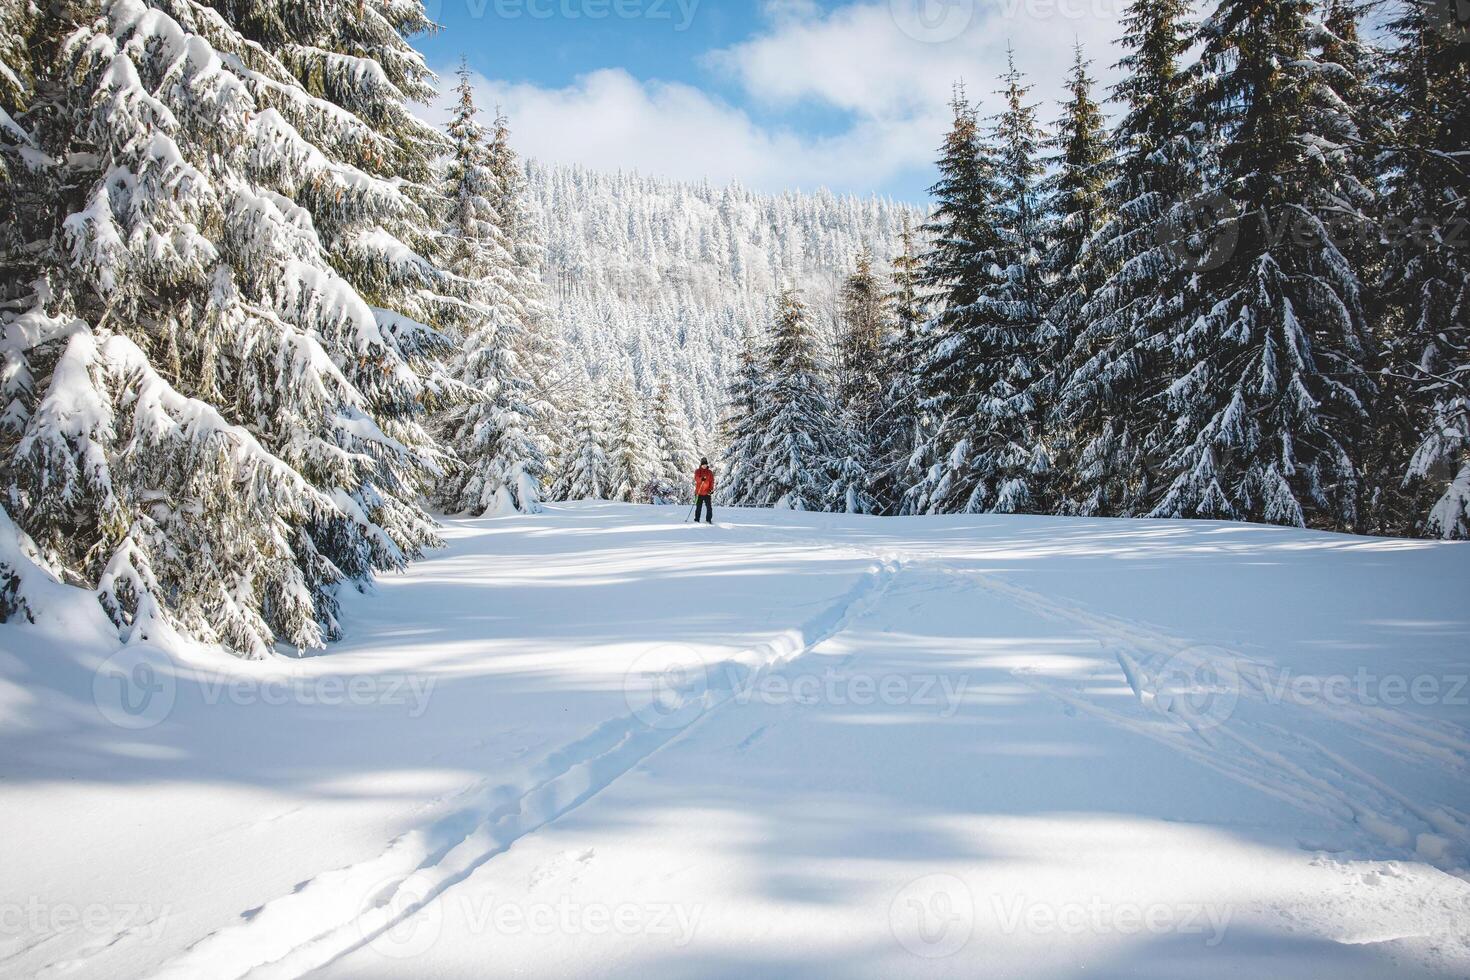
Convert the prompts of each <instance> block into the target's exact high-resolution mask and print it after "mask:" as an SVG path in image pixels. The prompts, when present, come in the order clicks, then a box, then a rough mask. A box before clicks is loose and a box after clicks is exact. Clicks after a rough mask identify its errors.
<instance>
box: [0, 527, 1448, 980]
mask: <svg viewBox="0 0 1470 980" xmlns="http://www.w3.org/2000/svg"><path fill="white" fill-rule="evenodd" d="M684 513H685V511H684V510H682V509H674V508H654V507H636V506H631V505H621V504H582V505H567V506H561V507H556V508H554V509H553V510H552V511H551V512H550V513H548V514H547V515H543V516H540V517H534V518H505V519H496V520H483V521H451V522H448V523H447V526H446V536H447V538H448V540H449V547H448V548H447V549H445V550H444V551H442V552H439V553H436V554H435V555H434V556H433V557H431V558H430V559H429V560H427V561H424V562H422V563H420V564H418V565H416V566H415V567H413V568H412V569H411V570H410V571H409V572H408V573H407V574H404V575H401V576H396V577H391V578H386V579H384V580H383V581H382V582H381V583H380V585H379V587H378V589H377V591H376V593H375V594H373V595H369V596H361V597H359V596H354V597H352V598H351V599H349V600H348V601H347V602H346V603H345V608H344V621H345V623H346V626H347V630H348V636H347V638H346V639H345V640H343V641H342V642H341V643H338V644H335V645H333V646H332V647H331V649H330V650H328V651H327V652H326V654H325V655H323V656H319V657H315V658H310V659H306V660H293V659H281V660H277V661H273V662H269V663H247V662H240V661H235V660H232V659H229V658H225V657H222V656H219V655H213V654H210V653H208V652H206V651H195V652H192V653H180V652H174V653H172V654H165V653H163V652H162V651H160V650H157V649H153V648H148V647H141V648H131V649H129V650H126V651H123V652H122V653H121V654H117V655H116V656H112V655H113V654H114V650H113V649H111V648H110V647H108V646H107V645H106V643H105V640H104V639H103V637H104V635H105V629H104V626H103V624H102V623H101V618H100V613H97V612H94V610H95V604H94V603H92V601H91V599H90V597H87V596H81V595H80V594H78V593H72V592H71V591H70V590H64V589H59V588H58V590H56V591H55V593H54V594H53V595H51V596H50V597H48V599H47V601H46V602H45V603H43V604H42V608H41V610H40V616H39V619H40V621H39V622H38V624H37V625H35V626H33V627H14V626H7V627H0V725H3V727H0V739H3V742H0V867H3V894H0V916H3V921H0V926H3V941H0V974H3V975H5V976H14V977H22V976H39V977H52V976H56V977H60V976H67V977H98V978H122V977H139V976H168V977H240V976H250V977H294V976H300V975H304V974H308V973H312V972H313V971H316V973H317V975H320V976H329V977H342V978H362V977H402V976H436V977H497V976H524V977H561V976H578V975H587V976H613V977H639V978H648V977H660V978H663V977H689V978H696V977H710V976H729V977H749V976H769V977H778V976H779V977H784V976H823V977H834V976H851V977H905V976H920V977H927V976H949V977H966V978H973V977H977V976H1007V977H1057V976H1080V975H1084V974H1085V975H1087V976H1094V977H1096V976H1103V977H1107V976H1153V977H1179V976H1189V977H1209V976H1250V975H1274V976H1287V977H1306V976H1314V977H1321V976H1331V977H1333V978H1334V980H1339V978H1348V977H1387V976H1443V977H1464V976H1467V975H1470V884H1467V883H1466V880H1465V877H1466V866H1467V863H1470V850H1467V848H1470V707H1467V704H1470V688H1467V685H1466V678H1467V675H1470V599H1467V597H1470V546H1467V545H1462V544H1442V543H1433V542H1428V541H1407V540H1382V539H1371V538H1354V537H1346V536H1341V535H1332V534H1320V533H1312V532H1301V531H1291V530H1283V529H1279V528H1267V527H1260V526H1253V525H1241V524H1217V523H1205V522H1200V523H1182V522H1164V521H1132V522H1127V521H1103V520H1092V521H1088V520H1064V519H1057V518H1039V517H1038V518H1028V517H951V518H923V519H886V518H885V519H864V518H849V517H838V516H833V515H812V514H773V513H771V512H764V511H730V510H727V511H724V512H722V513H721V514H719V515H718V516H719V517H721V518H722V519H723V521H724V522H725V523H724V524H722V525H721V526H717V527H713V528H705V527H695V526H687V525H681V524H680V520H681V518H682V517H683V516H684Z"/></svg>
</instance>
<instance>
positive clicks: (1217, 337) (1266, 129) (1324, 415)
mask: <svg viewBox="0 0 1470 980" xmlns="http://www.w3.org/2000/svg"><path fill="white" fill-rule="evenodd" d="M1308 9H1309V8H1308V6H1307V4H1306V3H1304V2H1302V0H1271V2H1270V3H1268V4H1266V5H1265V6H1264V7H1262V6H1261V5H1259V4H1256V3H1254V2H1249V0H1223V2H1222V3H1221V4H1220V5H1219V7H1218V8H1217V9H1216V11H1215V13H1214V15H1213V16H1212V17H1210V18H1209V19H1208V20H1207V21H1206V24H1205V27H1204V28H1203V32H1202V37H1203V42H1204V49H1203V53H1202V55H1201V61H1200V64H1199V76H1200V78H1201V82H1202V85H1201V90H1200V92H1199V97H1198V100H1197V103H1196V108H1195V111H1196V113H1197V114H1198V115H1199V117H1200V118H1202V119H1208V120H1210V121H1211V123H1212V125H1213V126H1214V127H1216V128H1217V131H1218V133H1219V136H1220V146H1219V149H1218V173H1217V183H1216V184H1215V186H1214V188H1212V193H1213V194H1214V195H1215V196H1216V198H1217V199H1219V198H1223V199H1226V200H1228V201H1229V202H1230V207H1229V210H1228V212H1227V213H1226V214H1224V215H1223V216H1221V218H1220V221H1221V224H1220V227H1217V228H1215V229H1211V230H1210V234H1211V235H1214V236H1224V238H1225V240H1226V241H1228V243H1229V244H1228V246H1226V247H1225V248H1224V254H1222V255H1221V256H1220V257H1219V258H1218V259H1217V260H1213V261H1211V262H1209V263H1207V264H1206V265H1205V266H1204V267H1203V268H1201V269H1200V270H1199V271H1198V273H1197V274H1196V277H1195V278H1196V281H1197V282H1198V290H1197V297H1195V299H1194V302H1193V303H1191V304H1188V305H1187V306H1186V308H1185V310H1184V311H1183V312H1184V315H1183V316H1180V317H1178V318H1176V320H1175V323H1174V326H1173V329H1172V330H1171V335H1170V340H1171V343H1172V353H1173V357H1174V360H1175V362H1176V366H1175V372H1176V380H1175V381H1174V382H1173V384H1172V385H1171V386H1170V388H1169V389H1168V395H1167V405H1168V407H1169V410H1170V413H1171V415H1172V416H1173V420H1174V421H1173V423H1172V425H1171V427H1170V430H1169V435H1168V440H1167V448H1168V450H1169V453H1170V455H1169V459H1168V461H1167V466H1168V469H1169V471H1170V474H1171V476H1172V481H1171V483H1170V485H1169V488H1168V490H1167V491H1166V492H1165V494H1164V496H1163V498H1162V499H1161V500H1160V502H1159V503H1158V504H1157V505H1156V506H1155V508H1154V509H1153V511H1152V513H1153V514H1154V515H1155V516H1160V517H1225V518H1234V519H1243V520H1260V521H1266V522H1270V523H1277V524H1291V525H1297V526H1303V525H1306V524H1307V523H1308V522H1310V523H1311V524H1313V525H1314V526H1319V527H1331V528H1340V529H1353V528H1356V527H1357V524H1358V503H1359V493H1360V491H1361V480H1360V476H1359V469H1358V463H1357V460H1356V459H1355V456H1354V450H1355V447H1356V445H1357V443H1358V442H1359V441H1360V440H1361V437H1362V431H1363V426H1364V422H1365V408H1364V406H1365V404H1366V402H1367V401H1368V399H1369V395H1370V393H1371V390H1372V386H1371V383H1370V382H1369V381H1368V379H1367V376H1366V373H1365V372H1364V367H1363V366H1364V361H1365V357H1366V350H1365V336H1364V334H1365V318H1364V313H1363V306H1362V300H1361V293H1362V286H1361V283H1360V281H1359V276H1358V271H1357V270H1356V269H1355V268H1354V267H1353V266H1352V263H1351V262H1350V261H1349V260H1348V258H1347V257H1346V256H1345V255H1344V254H1343V252H1342V251H1341V250H1340V249H1339V248H1338V246H1337V243H1336V242H1335V241H1334V240H1333V236H1332V234H1331V230H1330V228H1329V222H1330V221H1332V220H1334V219H1336V218H1338V217H1340V215H1341V212H1342V210H1343V209H1346V208H1351V207H1352V206H1353V205H1352V202H1353V201H1356V200H1360V199H1362V197H1363V195H1364V194H1365V193H1366V189H1365V188H1362V187H1361V186H1359V185H1358V183H1357V181H1356V180H1355V179H1354V177H1353V173H1354V170H1355V169H1356V168H1355V167H1354V165H1353V153H1354V152H1355V148H1354V146H1353V145H1352V144H1351V143H1350V142H1348V139H1349V138H1350V136H1351V133H1352V132H1353V124H1352V120H1351V119H1350V118H1348V117H1347V116H1346V115H1345V113H1344V111H1343V103H1342V100H1341V98H1340V97H1339V96H1338V95H1337V93H1336V92H1335V91H1334V90H1333V88H1332V82H1333V75H1332V73H1331V72H1327V71H1323V70H1322V68H1321V65H1320V62H1319V61H1318V60H1317V59H1316V57H1315V56H1314V54H1313V51H1312V49H1311V47H1310V44H1309V37H1310V34H1309V32H1310V30H1311V23H1310V21H1309V18H1308ZM1194 203H1195V206H1196V207H1200V208H1203V209H1205V210H1211V209H1210V207H1209V203H1208V202H1207V201H1206V200H1205V199H1204V198H1203V197H1201V198H1197V199H1196V201H1195V202H1194ZM1362 220H1364V221H1366V218H1364V219H1362ZM1220 241H1221V239H1220V238H1216V241H1215V243H1214V244H1215V246H1216V247H1218V246H1219V242H1220ZM1191 307H1192V308H1191Z"/></svg>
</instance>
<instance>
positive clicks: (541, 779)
mask: <svg viewBox="0 0 1470 980" xmlns="http://www.w3.org/2000/svg"><path fill="white" fill-rule="evenodd" d="M899 568H900V566H899V563H896V562H883V563H881V564H880V565H878V566H877V567H874V568H871V569H869V571H868V572H867V573H866V574H865V575H864V576H863V577H862V579H861V580H860V581H859V582H858V583H857V584H856V585H855V586H854V587H853V588H852V589H850V590H849V591H848V592H847V593H845V594H844V595H843V596H842V597H841V598H840V599H838V600H837V601H836V602H835V603H833V604H832V605H829V606H827V607H826V608H824V609H823V610H822V611H821V612H819V613H817V614H816V615H815V616H813V617H812V618H811V619H809V620H807V621H806V622H805V623H803V624H802V625H801V626H800V627H797V628H795V629H790V630H786V631H784V632H782V633H780V634H779V635H778V636H777V637H775V638H774V639H772V640H768V641H764V642H761V643H758V644H754V645H752V646H750V647H748V648H745V649H742V650H739V651H737V652H736V653H734V654H733V655H731V656H730V657H728V658H725V659H723V660H721V661H718V662H716V663H713V664H707V665H706V670H705V676H706V678H707V683H706V684H701V685H698V686H697V690H696V689H694V688H691V689H690V690H689V691H688V692H687V697H682V698H681V701H680V703H679V704H678V705H676V706H675V718H676V724H675V726H673V727H651V726H650V725H649V724H647V723H646V722H645V720H644V719H643V718H642V717H640V715H639V714H638V713H636V712H635V713H632V714H629V715H624V716H620V717H617V718H613V719H611V720H609V721H606V722H604V723H603V724H601V725H599V726H597V727H596V728H595V729H593V730H592V731H591V732H590V733H588V734H587V735H585V736H583V737H582V738H580V739H578V740H576V741H574V742H572V743H570V744H568V745H565V746H563V747H562V748H560V749H557V750H555V751H553V752H552V753H550V754H549V755H548V756H547V757H546V758H545V759H544V760H543V761H542V762H541V763H540V764H539V765H538V766H537V767H536V775H535V776H534V777H533V781H532V783H531V785H530V786H528V787H515V786H510V785H501V786H497V787H494V788H491V789H487V790H483V791H481V792H480V793H479V794H478V796H477V799H476V800H475V801H474V802H472V803H470V804H469V805H467V806H465V807H463V808H461V809H459V810H456V811H455V812H453V813H451V814H448V815H446V816H444V817H441V818H439V819H436V820H434V821H432V822H430V823H429V824H427V825H426V826H424V827H420V828H416V829H414V830H410V831H408V832H407V833H404V834H402V835H400V836H399V837H397V838H395V839H394V840H393V841H392V842H390V843H389V845H388V847H387V849H386V850H385V851H384V852H383V853H382V854H380V855H378V856H377V857H374V858H370V859H368V860H366V861H363V862H360V863H358V864H355V865H350V866H348V867H344V868H340V869H337V870H334V871H328V872H325V873H323V874H321V875H318V876H317V877H315V878H312V879H310V880H309V881H306V882H304V883H302V884H300V885H298V886H297V887H296V888H295V889H293V890H292V892H291V893H290V894H287V895H283V896H280V897H279V898H276V899H273V900H271V901H269V902H266V903H265V904H264V905H262V906H260V907H259V908H257V909H255V910H253V911H250V912H247V913H244V914H243V916H242V917H244V918H245V921H243V922H240V923H237V924H234V925H229V926H225V927H223V928H221V929H219V930H217V931H215V932H213V933H210V934H209V935H207V936H205V937H204V938H202V939H201V940H199V941H198V942H196V943H195V944H194V945H192V946H191V947H189V948H188V949H187V950H185V951H184V952H183V953H181V954H180V955H179V956H177V957H175V958H174V959H173V960H171V961H169V962H167V963H165V964H164V965H163V966H162V967H161V968H160V969H159V971H158V972H157V973H156V974H154V976H156V977H162V978H171V980H172V978H178V980H183V978H192V977H197V976H209V977H216V978H219V977H231V978H238V977H245V976H249V977H254V978H265V977H299V976H302V975H304V974H306V973H308V972H310V971H312V970H315V969H318V968H320V967H322V966H325V965H327V964H328V963H331V962H332V961H333V960H335V959H337V958H339V957H341V956H343V955H345V954H347V953H350V952H352V951H353V950H355V949H358V948H360V947H362V946H364V945H367V944H369V943H371V942H373V941H374V940H375V939H376V938H378V937H379V936H382V935H383V934H384V933H385V932H387V930H389V929H390V928H392V927H393V926H395V925H397V924H398V923H400V922H402V921H404V920H405V919H407V918H409V917H411V916H413V915H415V914H417V913H418V912H419V911H421V910H423V909H424V908H425V907H426V906H428V905H430V903H432V902H433V901H434V900H435V899H436V898H438V897H439V896H440V895H441V894H443V893H444V892H445V891H446V890H448V889H449V888H451V887H453V886H454V885H455V884H457V883H459V882H460V881H463V880H464V879H465V878H467V877H469V876H470V875H471V874H472V873H474V872H475V871H476V870H477V869H478V868H479V867H480V866H481V865H483V864H485V863H486V862H488V861H489V860H491V859H492V858H494V857H496V856H497V855H499V854H502V853H504V852H505V851H506V850H507V849H509V848H510V847H511V845H513V844H514V843H515V842H516V841H517V840H519V839H520V838H522V837H524V836H526V835H527V834H530V833H533V832H535V831H536V830H539V829H540V828H542V827H544V826H546V825H547V824H549V823H551V822H552V821H554V820H556V819H558V818H559V817H562V816H564V815H565V814H567V813H569V812H571V811H572V810H575V809H576V808H577V807H579V806H581V805H582V804H583V803H585V802H587V801H588V800H590V799H592V798H593V797H594V796H596V795H597V794H598V793H600V792H601V791H602V790H604V789H606V788H607V787H608V786H610V785H612V783H613V782H614V781H616V780H617V779H618V778H620V777H621V776H623V775H625V774H626V773H627V772H629V771H630V770H631V769H633V768H634V767H635V766H637V765H638V764H639V763H641V762H643V761H645V760H646V759H648V758H650V757H651V756H653V755H654V754H655V753H656V752H658V751H659V750H660V749H662V748H664V747H665V746H666V745H668V744H670V743H672V742H674V741H676V740H678V739H679V738H680V737H681V736H683V735H684V734H686V733H688V732H689V731H691V730H692V729H693V728H694V727H695V726H696V725H698V724H700V723H701V722H703V721H704V720H705V719H706V718H707V717H708V716H709V715H710V714H711V713H713V712H714V711H716V710H718V709H720V708H722V707H724V706H725V705H727V704H729V703H731V702H732V701H735V694H736V693H737V692H738V691H739V690H741V689H743V687H744V685H745V684H746V683H748V682H749V681H750V680H751V679H752V678H754V677H759V676H761V675H762V674H765V673H768V672H771V671H777V670H780V669H781V668H782V667H783V666H785V665H786V664H788V663H790V662H791V661H793V660H795V659H796V658H797V657H800V656H801V655H803V654H805V653H806V652H808V651H809V650H811V649H812V648H813V647H816V646H818V645H819V644H821V643H823V642H824V641H826V640H828V639H830V638H831V637H833V636H835V635H836V634H838V633H840V632H841V631H842V630H844V629H846V628H847V626H848V624H849V623H851V622H852V621H854V620H855V619H857V618H859V617H861V616H863V615H864V614H865V613H867V612H868V611H869V610H870V609H871V608H872V606H873V604H874V603H876V602H877V601H878V600H879V599H880V598H881V597H882V595H883V594H884V593H885V592H886V591H887V589H888V587H889V585H890V584H891V583H892V581H893V579H894V578H895V576H896V575H897V574H898V571H899ZM680 712H683V713H686V714H687V717H680V715H679V713H680Z"/></svg>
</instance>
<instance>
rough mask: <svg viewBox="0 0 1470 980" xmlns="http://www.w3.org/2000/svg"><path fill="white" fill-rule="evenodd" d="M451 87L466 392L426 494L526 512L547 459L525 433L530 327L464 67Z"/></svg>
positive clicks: (451, 502) (458, 373) (480, 507)
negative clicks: (446, 461)
mask: <svg viewBox="0 0 1470 980" xmlns="http://www.w3.org/2000/svg"><path fill="white" fill-rule="evenodd" d="M455 92H456V94H457V96H458V98H457V101H456V104H455V108H454V114H453V117H452V118H451V120H450V123H449V127H448V131H449V138H450V140H451V142H452V143H453V147H454V149H453V154H452V156H451V158H450V162H449V168H448V175H447V176H448V185H449V193H448V197H449V201H450V205H451V217H452V219H453V220H452V223H451V225H450V227H449V229H448V230H447V233H446V238H447V240H448V245H447V248H446V251H447V253H448V255H447V258H448V261H447V268H448V269H449V271H450V272H452V273H453V274H454V275H456V276H458V277H459V278H460V279H462V280H464V281H465V282H466V283H468V284H469V286H470V290H471V292H470V295H469V296H468V297H467V302H466V303H465V304H464V305H463V306H461V307H460V308H459V309H458V310H457V311H456V316H455V318H454V321H455V327H456V329H455V334H456V339H457V340H458V341H459V346H460V350H459V352H458V353H457V355H456V357H455V359H454V374H455V377H456V378H457V379H458V380H459V381H460V382H461V383H462V384H463V385H464V389H465V393H466V394H465V397H464V398H463V399H462V401H461V403H460V404H456V405H454V406H453V407H451V408H450V409H448V410H447V411H446V412H445V413H444V415H443V417H442V418H441V419H440V424H439V429H440V432H441V437H442V439H443V440H444V443H445V444H446V445H449V446H453V447H455V449H456V450H457V451H458V453H459V456H460V460H459V461H458V462H457V464H456V465H454V466H453V467H451V468H450V469H449V470H448V472H447V473H446V474H445V476H444V478H443V479H441V480H440V482H439V486H438V487H437V488H436V489H435V494H434V496H435V499H436V501H437V502H438V503H439V505H440V506H442V507H443V508H444V509H445V510H446V511H449V512H450V513H465V512H468V513H471V514H475V515H480V514H510V513H516V512H518V511H519V512H523V513H534V512H536V511H538V510H540V509H541V495H542V491H541V478H542V476H543V474H544V470H545V460H544V458H543V456H542V451H541V447H540V445H538V443H537V440H536V439H535V438H534V436H533V434H532V433H533V432H534V431H535V429H536V427H537V425H538V422H539V419H538V399H537V397H536V392H535V386H534V385H533V383H532V381H531V378H530V377H529V376H528V374H527V372H526V365H525V363H524V361H523V358H524V357H525V355H526V353H527V350H528V347H529V344H528V342H527V340H526V336H527V334H528V333H529V332H530V331H531V329H532V327H530V326H529V325H528V324H527V322H526V321H527V312H526V308H525V306H524V304H523V302H522V296H521V293H520V284H521V276H520V270H519V269H518V267H517V266H518V263H517V260H516V259H515V258H514V257H513V255H512V254H511V247H512V242H511V240H510V238H509V237H508V235H507V232H506V229H505V227H503V224H502V221H501V219H500V217H499V215H498V213H497V212H496V210H495V208H496V206H497V204H498V205H499V206H500V207H508V206H510V204H509V202H508V201H507V199H506V198H505V196H504V195H503V194H502V188H501V187H500V181H499V178H498V177H497V176H496V175H495V173H494V172H493V171H492V170H491V169H490V166H489V157H488V153H487V148H486V145H485V141H486V133H485V130H484V127H482V126H481V125H480V122H479V120H478V118H477V116H478V114H479V110H478V109H477V107H476V106H475V101H474V89H473V87H472V86H471V84H470V72H469V69H468V68H467V67H461V68H460V71H459V84H458V85H457V86H456V87H455ZM512 227H513V226H512Z"/></svg>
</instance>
